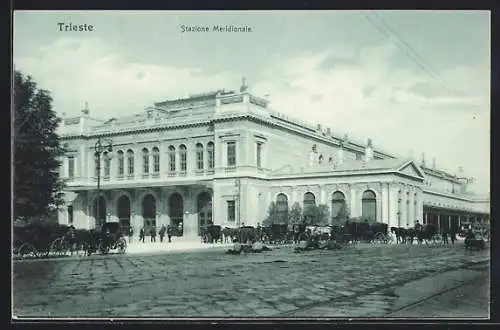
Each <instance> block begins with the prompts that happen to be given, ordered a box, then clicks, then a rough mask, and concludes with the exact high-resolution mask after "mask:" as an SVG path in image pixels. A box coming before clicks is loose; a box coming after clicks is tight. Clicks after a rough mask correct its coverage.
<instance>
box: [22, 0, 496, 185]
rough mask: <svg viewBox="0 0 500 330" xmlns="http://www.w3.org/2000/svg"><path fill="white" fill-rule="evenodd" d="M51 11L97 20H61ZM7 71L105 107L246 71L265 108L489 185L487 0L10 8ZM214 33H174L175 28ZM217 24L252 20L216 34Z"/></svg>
mask: <svg viewBox="0 0 500 330" xmlns="http://www.w3.org/2000/svg"><path fill="white" fill-rule="evenodd" d="M58 23H65V24H68V23H72V24H76V25H79V24H87V25H92V26H93V27H94V29H93V31H86V32H85V31H82V32H80V31H78V32H74V31H60V28H59V25H58ZM13 24H14V26H13V27H14V38H13V59H14V66H15V69H17V70H20V71H22V72H23V73H25V74H29V75H31V76H32V77H33V78H34V79H35V80H36V81H37V83H38V85H39V87H40V88H43V89H47V90H49V91H50V92H51V93H52V96H53V99H54V101H53V106H54V109H55V111H56V112H57V113H58V114H59V115H62V114H63V113H65V115H66V116H72V115H77V114H78V113H79V111H80V110H81V109H82V108H83V105H84V103H85V102H88V104H89V109H90V113H91V116H94V117H97V118H102V119H108V118H111V117H120V116H128V115H131V114H135V113H139V112H142V111H144V109H145V108H146V107H148V106H151V105H152V104H153V103H154V102H159V101H163V100H166V99H171V98H179V97H183V96H187V95H189V94H194V93H203V92H209V91H214V90H218V89H222V88H225V89H226V90H233V89H234V90H237V89H238V88H239V86H240V85H241V81H242V77H245V78H246V81H247V84H248V85H249V87H250V90H251V91H252V93H254V94H255V95H257V96H264V95H268V96H267V97H268V99H269V100H270V102H271V103H270V105H269V106H270V107H271V108H272V109H274V110H277V111H279V112H282V113H284V114H287V115H289V116H293V117H296V118H298V119H301V120H305V121H307V122H310V123H311V124H318V123H321V124H322V125H323V126H324V127H330V128H331V130H332V132H333V133H335V134H337V135H342V136H343V135H344V134H348V135H349V137H350V138H351V139H354V140H359V141H361V142H363V141H366V140H367V139H368V138H371V139H372V141H373V145H374V147H375V148H380V149H382V150H384V151H388V152H390V153H393V154H396V155H399V156H401V157H413V158H414V159H415V160H416V161H418V163H420V161H421V159H422V154H423V153H425V160H426V164H427V165H428V166H429V165H431V164H432V159H435V161H436V167H437V168H439V169H443V170H447V171H449V172H451V173H457V174H459V173H458V167H459V166H462V167H463V175H465V176H471V177H474V178H475V183H474V184H473V185H472V186H471V187H470V189H471V190H472V191H475V192H478V193H488V192H489V186H490V14H489V12H488V11H458V10H455V11H267V12H266V11H242V12H232V11H224V12H213V11H204V12H178V11H169V12H166V11H151V12H147V11H129V12H124V11H101V12H100V11H85V12H83V11H81V12H77V11H57V12H50V11H43V12H36V11H17V12H15V13H14V22H13ZM183 25H184V26H199V27H204V26H208V27H209V28H210V31H209V32H182V26H183ZM214 25H223V26H224V25H233V26H237V27H245V26H247V27H249V28H250V29H251V32H215V31H213V30H212V28H213V26H214Z"/></svg>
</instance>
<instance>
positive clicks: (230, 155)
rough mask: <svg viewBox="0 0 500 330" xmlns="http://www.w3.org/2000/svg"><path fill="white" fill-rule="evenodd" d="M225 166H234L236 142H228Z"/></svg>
mask: <svg viewBox="0 0 500 330" xmlns="http://www.w3.org/2000/svg"><path fill="white" fill-rule="evenodd" d="M227 166H229V167H234V166H236V142H235V141H229V142H228V143H227Z"/></svg>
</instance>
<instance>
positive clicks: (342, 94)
mask: <svg viewBox="0 0 500 330" xmlns="http://www.w3.org/2000/svg"><path fill="white" fill-rule="evenodd" d="M398 51H399V50H397V49H396V48H395V47H394V46H392V45H380V46H375V47H366V48H364V49H362V50H361V51H360V52H359V57H358V58H357V59H358V60H359V62H358V63H357V64H356V65H330V66H327V65H325V61H330V62H333V59H335V58H337V54H336V53H335V50H331V51H327V52H324V53H321V54H312V55H309V54H299V55H297V56H296V57H294V58H291V59H290V58H276V59H275V63H274V64H273V65H270V66H269V67H268V68H266V69H265V72H264V73H263V74H262V75H261V79H259V80H258V81H257V82H256V84H255V85H254V90H255V91H256V92H258V93H263V94H270V95H272V97H271V102H272V103H271V106H272V107H274V108H276V109H277V110H279V111H281V112H284V113H287V114H290V115H294V116H296V117H298V118H300V119H303V120H306V121H309V122H312V123H322V124H324V125H327V126H330V127H331V128H332V131H333V132H336V133H337V134H338V135H343V134H344V133H348V134H349V136H351V137H353V138H357V139H358V140H359V141H360V142H363V141H366V139H367V138H372V139H373V141H374V144H375V146H376V147H380V148H381V149H384V150H387V151H389V152H393V153H397V154H399V155H401V156H408V155H409V153H410V150H411V149H413V150H414V151H415V152H414V156H415V158H417V160H420V157H421V156H420V155H421V154H422V152H425V153H426V155H427V158H428V159H431V158H436V162H437V164H438V166H440V167H441V168H444V169H447V170H449V171H452V172H456V171H457V168H458V164H460V165H462V166H463V167H464V168H465V171H466V172H467V171H468V173H469V174H470V175H473V176H476V178H477V188H478V189H480V190H485V191H488V189H489V181H490V180H489V157H490V155H489V125H490V120H489V84H488V80H489V71H488V70H487V68H486V67H485V66H476V67H455V68H453V69H451V70H449V71H446V72H441V75H442V76H443V77H444V78H445V79H446V81H447V82H448V79H449V82H452V83H453V85H454V86H453V87H454V88H455V89H457V90H460V93H449V92H447V91H446V88H445V87H443V84H442V82H441V81H436V79H433V78H432V77H429V75H427V74H426V73H424V72H422V71H417V69H413V68H414V66H413V64H412V63H409V65H408V67H403V66H399V67H394V66H391V64H390V63H391V60H392V59H393V58H394V57H395V56H396V55H397V52H398ZM344 53H348V52H347V51H345V52H344ZM470 77H474V79H472V80H471V79H469V78H470ZM457 80H460V83H456V81H457ZM284 81H285V82H286V83H284ZM287 84H288V85H291V86H295V88H293V89H291V88H287ZM477 84H480V85H481V87H479V88H478V86H477ZM297 87H298V88H300V89H299V90H297ZM443 91H445V92H443ZM316 95H323V97H322V98H317V97H315V96H316ZM474 118H475V119H474Z"/></svg>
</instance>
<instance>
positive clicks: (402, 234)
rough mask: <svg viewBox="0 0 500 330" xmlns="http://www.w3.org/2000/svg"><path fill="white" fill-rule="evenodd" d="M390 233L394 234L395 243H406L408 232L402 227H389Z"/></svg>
mask: <svg viewBox="0 0 500 330" xmlns="http://www.w3.org/2000/svg"><path fill="white" fill-rule="evenodd" d="M390 231H391V233H393V234H394V235H396V243H398V244H399V243H403V244H404V243H406V238H407V237H408V232H407V230H406V229H405V228H403V227H391V228H390Z"/></svg>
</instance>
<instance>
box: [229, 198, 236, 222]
mask: <svg viewBox="0 0 500 330" xmlns="http://www.w3.org/2000/svg"><path fill="white" fill-rule="evenodd" d="M227 221H230V222H234V221H236V202H235V201H227Z"/></svg>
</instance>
